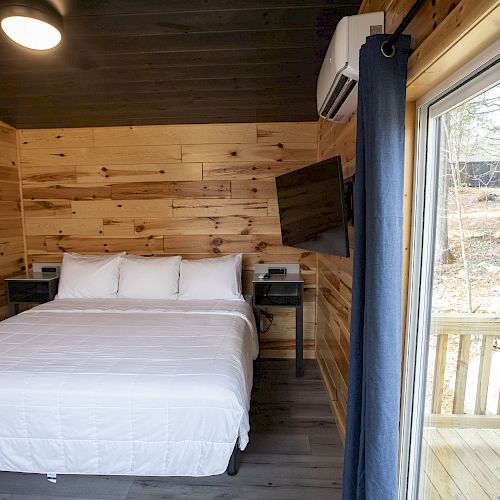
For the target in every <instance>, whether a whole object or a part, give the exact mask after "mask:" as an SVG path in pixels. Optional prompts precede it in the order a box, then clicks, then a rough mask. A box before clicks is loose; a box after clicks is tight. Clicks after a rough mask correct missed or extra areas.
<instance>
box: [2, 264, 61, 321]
mask: <svg viewBox="0 0 500 500" xmlns="http://www.w3.org/2000/svg"><path fill="white" fill-rule="evenodd" d="M5 284H6V287H7V300H8V304H9V314H10V315H11V316H14V315H15V314H17V313H18V312H19V306H20V305H21V304H43V303H44V302H49V301H50V300H53V299H54V297H55V295H56V293H57V286H58V284H59V274H57V273H30V274H28V275H26V274H21V275H19V276H13V277H12V278H6V279H5Z"/></svg>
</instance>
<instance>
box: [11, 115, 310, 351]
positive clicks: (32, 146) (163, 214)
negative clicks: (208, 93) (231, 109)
mask: <svg viewBox="0 0 500 500" xmlns="http://www.w3.org/2000/svg"><path fill="white" fill-rule="evenodd" d="M19 138H20V156H21V172H22V185H23V198H24V199H23V205H24V214H25V228H26V242H27V254H28V261H29V262H30V263H31V262H33V261H49V262H50V261H55V260H59V259H60V258H61V256H62V252H63V251H73V252H82V253H84V252H89V253H101V252H102V253H105V252H117V251H122V250H126V251H128V252H133V253H137V254H142V255H171V254H180V255H182V256H183V257H185V258H199V257H210V256H216V255H223V254H227V253H232V252H243V253H244V287H245V291H246V292H247V293H248V292H250V280H249V278H250V277H251V275H252V271H253V266H254V264H255V263H256V262H300V264H301V267H302V273H303V275H304V277H305V279H306V306H305V311H304V314H305V352H306V356H308V357H314V353H315V314H316V300H315V295H316V260H317V256H316V254H315V253H312V252H302V251H297V250H294V249H292V248H288V247H283V246H282V245H281V235H280V226H279V216H278V211H277V199H276V192H275V184H274V177H275V176H276V175H279V174H282V173H285V172H289V171H291V170H294V169H296V168H299V167H301V166H304V165H307V164H309V163H313V162H314V161H315V160H316V155H317V124H316V122H303V123H266V124H254V123H249V124H228V125H170V126H139V127H106V128H81V129H50V130H48V129H42V130H20V131H19ZM272 312H273V313H274V314H275V321H274V323H273V326H272V327H271V329H270V330H269V332H268V333H266V334H263V335H262V338H261V340H262V343H261V344H262V355H263V356H273V357H284V356H287V357H291V356H294V348H295V344H294V338H295V323H294V316H293V310H290V311H287V312H284V311H281V310H278V309H274V310H273V311H272Z"/></svg>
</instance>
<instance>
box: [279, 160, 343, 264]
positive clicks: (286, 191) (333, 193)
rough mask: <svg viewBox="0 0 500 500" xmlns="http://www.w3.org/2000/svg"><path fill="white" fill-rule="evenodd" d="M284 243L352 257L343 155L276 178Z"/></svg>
mask: <svg viewBox="0 0 500 500" xmlns="http://www.w3.org/2000/svg"><path fill="white" fill-rule="evenodd" d="M276 189H277V191H278V205H279V213H280V222H281V238H282V241H283V245H287V246H291V247H297V248H302V249H305V250H313V251H316V252H324V253H329V254H333V255H340V256H343V257H349V239H348V235H347V218H346V206H345V199H344V181H343V179H342V166H341V164H340V157H339V156H335V157H334V158H330V159H328V160H324V161H322V162H319V163H315V164H314V165H310V166H308V167H304V168H301V169H299V170H295V171H294V172H290V173H288V174H284V175H280V176H279V177H276Z"/></svg>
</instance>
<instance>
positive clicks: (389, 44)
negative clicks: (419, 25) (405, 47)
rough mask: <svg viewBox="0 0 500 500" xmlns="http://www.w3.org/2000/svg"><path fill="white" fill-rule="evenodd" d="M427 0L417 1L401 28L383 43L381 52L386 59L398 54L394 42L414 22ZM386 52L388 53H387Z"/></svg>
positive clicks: (402, 22) (400, 25)
mask: <svg viewBox="0 0 500 500" xmlns="http://www.w3.org/2000/svg"><path fill="white" fill-rule="evenodd" d="M424 3H425V0H416V2H415V3H414V4H413V6H412V8H411V9H410V10H409V11H408V14H406V16H405V17H404V18H403V20H402V21H401V23H400V24H399V26H398V27H397V28H396V29H395V30H394V33H393V34H392V35H391V36H390V37H389V38H388V39H387V40H386V41H385V42H383V43H382V45H381V47H380V50H381V52H382V54H383V55H384V56H385V57H393V56H394V54H395V53H396V47H395V46H394V42H395V41H396V39H397V38H398V37H399V35H401V33H403V31H404V30H405V29H406V27H407V26H408V25H409V24H410V23H411V22H412V21H413V18H414V17H415V16H416V14H417V12H418V11H419V10H420V9H421V7H422V6H423V5H424ZM386 50H387V51H388V52H386Z"/></svg>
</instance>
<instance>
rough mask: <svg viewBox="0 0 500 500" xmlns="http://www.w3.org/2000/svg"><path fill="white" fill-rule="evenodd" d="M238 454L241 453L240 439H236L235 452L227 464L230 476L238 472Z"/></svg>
mask: <svg viewBox="0 0 500 500" xmlns="http://www.w3.org/2000/svg"><path fill="white" fill-rule="evenodd" d="M238 455H239V449H238V441H236V444H235V445H234V449H233V452H232V453H231V458H230V459H229V464H228V465H227V469H226V472H227V475H228V476H236V474H238V466H239V464H238Z"/></svg>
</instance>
